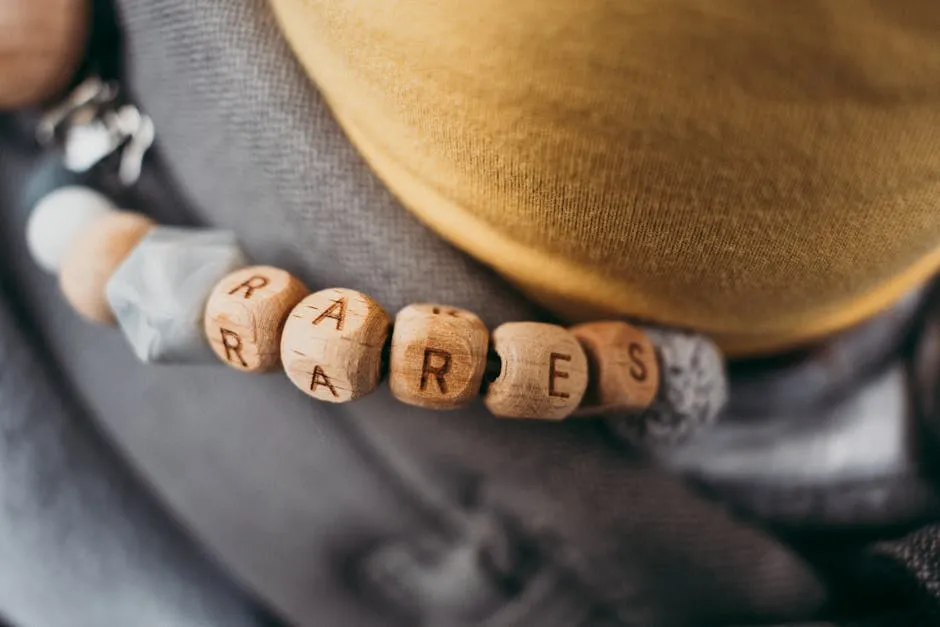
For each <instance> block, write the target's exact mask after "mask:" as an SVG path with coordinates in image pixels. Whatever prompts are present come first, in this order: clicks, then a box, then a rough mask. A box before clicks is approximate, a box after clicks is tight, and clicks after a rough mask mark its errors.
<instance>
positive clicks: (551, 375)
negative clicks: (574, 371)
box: [548, 353, 571, 398]
mask: <svg viewBox="0 0 940 627" xmlns="http://www.w3.org/2000/svg"><path fill="white" fill-rule="evenodd" d="M559 361H571V355H565V354H563V353H551V354H550V355H549V357H548V395H549V396H554V397H556V398H568V397H569V396H570V395H569V394H568V393H567V392H559V391H558V390H556V389H555V380H556V379H567V378H568V373H567V372H565V371H563V370H559V369H558V363H557V362H559Z"/></svg>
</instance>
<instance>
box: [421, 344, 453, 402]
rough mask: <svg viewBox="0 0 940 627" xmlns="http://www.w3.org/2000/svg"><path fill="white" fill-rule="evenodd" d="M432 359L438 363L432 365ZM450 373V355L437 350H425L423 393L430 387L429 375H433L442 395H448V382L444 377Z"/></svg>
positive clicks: (422, 366) (422, 378) (422, 380)
mask: <svg viewBox="0 0 940 627" xmlns="http://www.w3.org/2000/svg"><path fill="white" fill-rule="evenodd" d="M435 358H436V359H435ZM432 359H433V360H434V361H435V362H436V363H432ZM449 371H450V353H448V352H447V351H442V350H438V349H436V348H425V349H424V363H423V364H422V365H421V385H420V389H421V391H422V392H423V391H424V390H425V388H427V386H428V375H433V376H434V380H435V381H437V387H438V389H439V390H440V391H441V394H447V381H446V380H445V379H444V375H445V374H447V373H448V372H449Z"/></svg>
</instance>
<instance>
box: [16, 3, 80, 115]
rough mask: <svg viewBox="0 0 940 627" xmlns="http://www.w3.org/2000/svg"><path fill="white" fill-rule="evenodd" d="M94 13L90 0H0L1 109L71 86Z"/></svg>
mask: <svg viewBox="0 0 940 627" xmlns="http://www.w3.org/2000/svg"><path fill="white" fill-rule="evenodd" d="M90 17H91V2H90V1H89V0H4V1H3V2H0V109H15V108H19V107H24V106H28V105H34V104H38V103H41V102H42V101H44V100H48V99H50V98H52V97H54V96H55V95H57V94H58V92H60V91H62V90H63V89H65V87H66V86H67V85H68V83H69V81H70V80H71V78H72V76H73V75H74V74H75V71H76V69H77V68H78V66H79V64H80V63H81V61H82V57H83V56H84V51H85V42H86V40H87V37H88V30H89V22H90Z"/></svg>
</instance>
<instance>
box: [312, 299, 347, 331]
mask: <svg viewBox="0 0 940 627" xmlns="http://www.w3.org/2000/svg"><path fill="white" fill-rule="evenodd" d="M327 318H332V319H333V320H336V330H337V331H342V330H343V324H344V323H345V322H346V298H345V297H342V298H337V299H336V300H334V301H333V304H332V305H330V306H329V307H327V308H326V309H324V310H323V311H321V312H320V315H318V316H317V317H316V318H314V319H313V322H312V323H311V324H313V325H314V326H317V325H319V324H320V323H321V322H323V321H324V320H326V319H327Z"/></svg>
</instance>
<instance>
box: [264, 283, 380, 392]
mask: <svg viewBox="0 0 940 627" xmlns="http://www.w3.org/2000/svg"><path fill="white" fill-rule="evenodd" d="M390 326H391V319H390V318H389V315H388V314H387V313H385V310H384V309H382V307H380V306H379V304H378V303H377V302H375V301H374V300H372V299H371V298H369V297H368V296H366V295H365V294H363V293H361V292H357V291H355V290H349V289H345V288H333V289H327V290H322V291H319V292H316V293H314V294H311V295H310V296H307V297H306V298H304V299H303V300H302V301H300V302H299V303H298V304H297V306H296V307H294V309H293V311H291V313H290V315H289V316H288V317H287V322H286V323H285V324H284V332H283V334H282V335H281V361H282V362H283V364H284V372H285V373H287V377H288V378H289V379H290V380H291V381H292V382H293V383H294V385H296V386H297V387H298V388H300V389H301V390H303V391H304V392H306V393H307V394H309V395H310V396H312V397H314V398H316V399H319V400H321V401H330V402H333V403H344V402H346V401H352V400H355V399H357V398H360V397H362V396H365V395H366V394H368V393H370V392H372V391H373V390H374V389H375V388H376V387H378V385H379V383H380V382H381V380H382V351H383V349H384V347H385V342H386V340H387V339H388V333H389V327H390Z"/></svg>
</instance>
